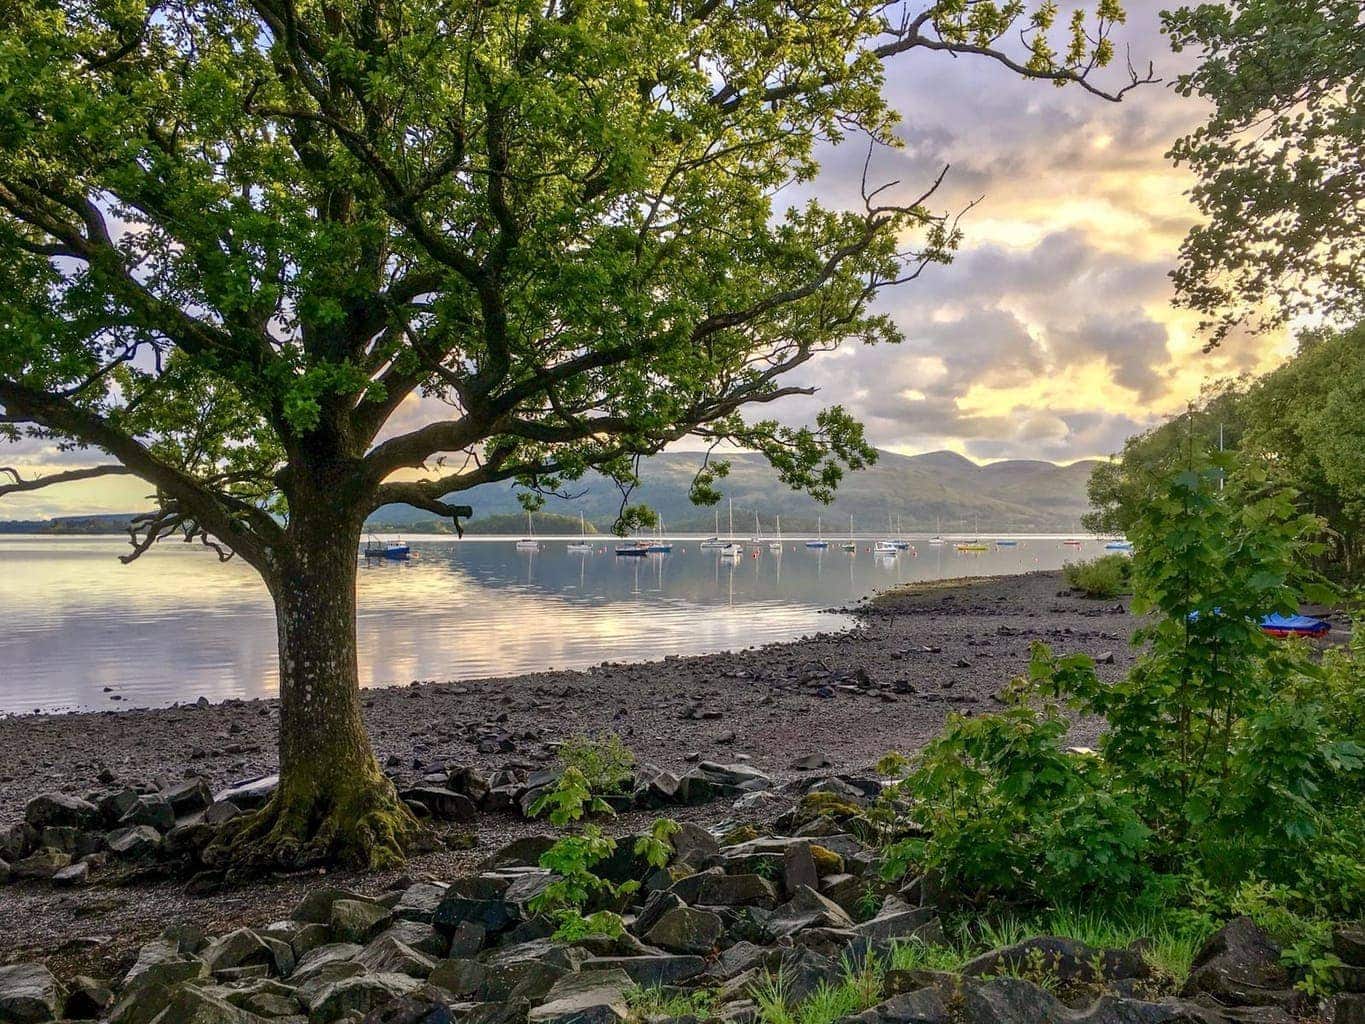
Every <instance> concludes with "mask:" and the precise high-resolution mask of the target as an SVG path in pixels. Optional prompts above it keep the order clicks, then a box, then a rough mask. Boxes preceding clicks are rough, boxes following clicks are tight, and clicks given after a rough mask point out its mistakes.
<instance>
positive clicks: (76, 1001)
mask: <svg viewBox="0 0 1365 1024" xmlns="http://www.w3.org/2000/svg"><path fill="white" fill-rule="evenodd" d="M113 1005H114V993H113V992H112V991H111V990H110V988H109V986H108V985H105V984H102V983H101V982H98V981H96V980H95V979H94V978H87V977H86V976H85V975H83V974H78V975H76V976H75V977H74V978H72V979H71V981H70V983H69V984H68V985H67V995H66V1010H65V1013H66V1015H67V1016H68V1017H70V1018H71V1019H73V1020H94V1019H95V1018H96V1017H100V1016H103V1014H104V1012H105V1011H106V1010H108V1009H109V1007H111V1006H113Z"/></svg>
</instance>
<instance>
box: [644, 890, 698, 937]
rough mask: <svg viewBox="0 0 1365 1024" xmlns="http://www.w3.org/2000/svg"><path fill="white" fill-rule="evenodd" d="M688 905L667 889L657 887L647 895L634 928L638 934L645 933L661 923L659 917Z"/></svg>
mask: <svg viewBox="0 0 1365 1024" xmlns="http://www.w3.org/2000/svg"><path fill="white" fill-rule="evenodd" d="M682 906H686V904H684V903H683V901H682V900H680V899H678V897H677V896H676V895H674V894H673V893H671V892H669V891H668V890H667V889H656V890H654V891H653V892H652V893H650V894H649V895H648V896H647V897H645V902H644V903H643V904H642V905H641V907H640V909H639V911H637V912H636V914H635V923H634V925H632V930H633V931H634V932H635V934H636V935H645V934H647V933H648V932H649V930H650V929H651V928H653V927H654V926H655V925H656V924H658V923H659V918H661V917H663V916H664V914H666V913H668V911H670V910H672V909H673V908H674V907H682Z"/></svg>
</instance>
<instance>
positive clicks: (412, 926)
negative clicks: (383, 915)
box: [370, 920, 450, 960]
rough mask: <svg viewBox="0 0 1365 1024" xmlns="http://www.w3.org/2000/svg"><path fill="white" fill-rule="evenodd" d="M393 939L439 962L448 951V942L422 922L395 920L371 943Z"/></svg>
mask: <svg viewBox="0 0 1365 1024" xmlns="http://www.w3.org/2000/svg"><path fill="white" fill-rule="evenodd" d="M383 939H394V940H395V941H397V942H401V943H403V945H405V946H408V947H409V948H411V949H415V950H417V952H419V953H421V954H422V955H423V956H425V957H429V958H432V959H433V960H440V959H443V958H444V957H445V955H446V954H447V953H448V952H449V951H450V940H449V939H447V938H446V937H445V936H444V935H442V934H440V932H438V931H437V930H436V929H435V928H433V927H432V926H431V925H429V924H427V923H426V922H424V921H408V920H396V921H394V923H393V924H391V925H389V927H387V928H385V929H384V931H383V932H382V933H381V934H380V935H379V936H378V938H376V939H375V940H374V942H371V943H370V945H374V943H375V942H379V941H381V940H383Z"/></svg>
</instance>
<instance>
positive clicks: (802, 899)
mask: <svg viewBox="0 0 1365 1024" xmlns="http://www.w3.org/2000/svg"><path fill="white" fill-rule="evenodd" d="M852 927H853V919H852V918H850V917H849V916H848V914H846V913H845V912H844V910H843V908H842V907H840V906H839V905H838V904H837V903H835V902H833V901H832V900H829V899H826V898H825V897H824V896H821V895H820V894H819V893H818V892H816V891H815V890H814V889H812V888H811V887H810V886H808V885H803V886H802V887H801V888H800V890H798V891H797V893H796V894H795V895H794V896H793V897H792V899H791V900H790V901H788V902H787V903H784V904H782V906H780V907H778V908H777V909H776V910H775V911H773V916H772V920H770V921H769V922H768V934H769V935H770V936H771V937H772V938H774V939H780V938H781V937H782V936H784V935H792V934H794V933H796V932H799V931H801V930H802V929H804V928H848V929H851V928H852Z"/></svg>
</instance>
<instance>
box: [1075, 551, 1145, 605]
mask: <svg viewBox="0 0 1365 1024" xmlns="http://www.w3.org/2000/svg"><path fill="white" fill-rule="evenodd" d="M1132 564H1133V561H1132V559H1131V558H1129V557H1128V556H1127V555H1101V556H1100V557H1099V558H1092V559H1090V560H1088V561H1085V562H1068V563H1067V564H1066V565H1064V566H1063V567H1062V575H1063V576H1064V577H1066V582H1067V585H1068V586H1071V587H1074V588H1075V589H1076V590H1079V591H1080V592H1081V593H1082V594H1084V595H1085V596H1086V597H1093V598H1110V597H1118V596H1119V595H1120V594H1127V593H1130V592H1131V591H1132V589H1133V588H1132V582H1131V572H1132Z"/></svg>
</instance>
